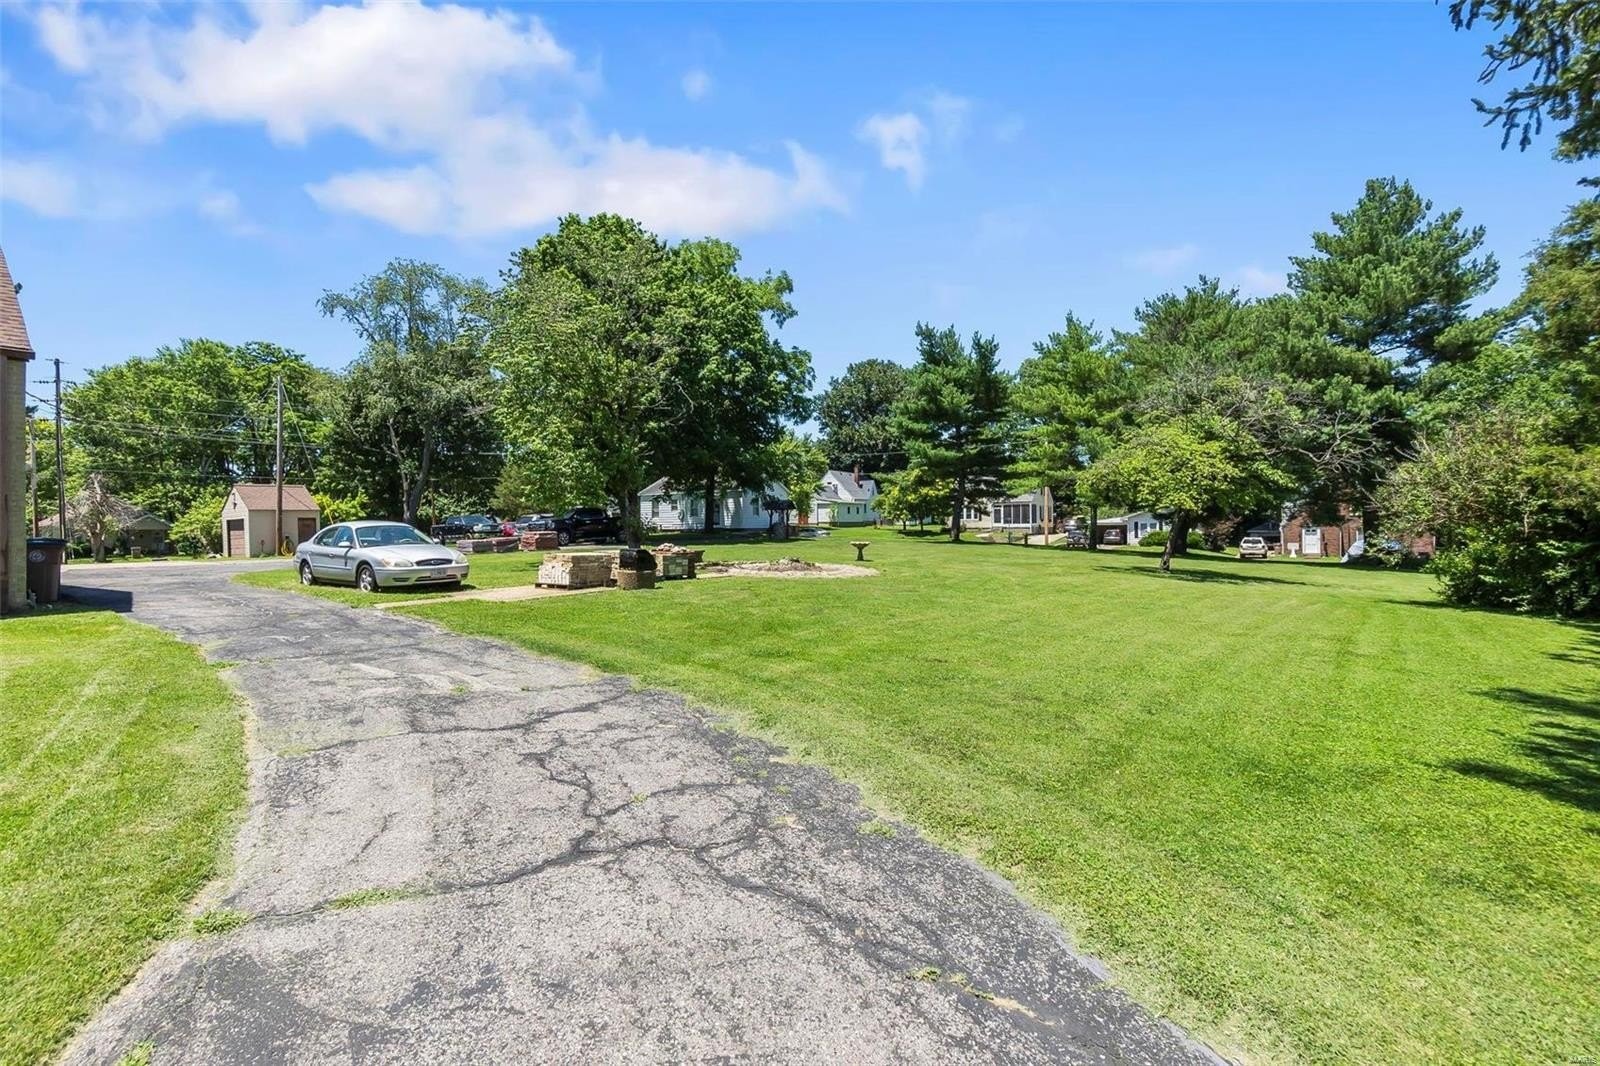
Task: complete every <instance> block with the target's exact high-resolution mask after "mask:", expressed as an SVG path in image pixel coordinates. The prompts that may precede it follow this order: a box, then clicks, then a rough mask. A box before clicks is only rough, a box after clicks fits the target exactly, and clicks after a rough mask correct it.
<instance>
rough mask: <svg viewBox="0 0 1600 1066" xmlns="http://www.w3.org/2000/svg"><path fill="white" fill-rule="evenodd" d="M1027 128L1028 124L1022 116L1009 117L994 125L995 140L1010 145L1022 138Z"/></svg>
mask: <svg viewBox="0 0 1600 1066" xmlns="http://www.w3.org/2000/svg"><path fill="white" fill-rule="evenodd" d="M1026 128H1027V123H1026V122H1025V121H1024V120H1023V118H1022V116H1021V115H1007V116H1006V117H1005V118H1003V119H1001V120H1000V121H999V122H996V123H995V124H994V131H993V132H994V139H995V140H996V141H998V142H1000V143H1001V144H1010V143H1011V142H1013V141H1015V140H1016V139H1017V138H1018V137H1021V136H1022V131H1023V130H1024V129H1026Z"/></svg>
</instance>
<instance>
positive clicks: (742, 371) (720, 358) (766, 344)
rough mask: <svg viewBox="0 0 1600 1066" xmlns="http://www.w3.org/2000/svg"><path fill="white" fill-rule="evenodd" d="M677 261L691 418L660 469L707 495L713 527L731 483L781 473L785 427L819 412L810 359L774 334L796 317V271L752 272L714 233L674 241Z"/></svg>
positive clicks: (677, 303) (682, 362)
mask: <svg viewBox="0 0 1600 1066" xmlns="http://www.w3.org/2000/svg"><path fill="white" fill-rule="evenodd" d="M670 259H671V266H672V270H671V278H672V284H671V288H670V292H669V296H670V299H671V302H672V305H673V307H674V309H675V310H674V314H675V315H676V316H677V317H678V318H679V320H680V322H681V325H680V326H679V327H678V333H677V343H678V344H679V351H678V355H677V369H676V376H677V378H678V381H679V384H680V388H681V392H680V395H681V397H682V401H683V405H684V408H685V410H684V414H685V416H686V417H685V419H684V422H683V425H682V426H681V428H680V430H679V432H678V433H677V434H675V435H674V437H673V443H674V445H675V446H674V447H672V448H671V449H668V450H666V451H665V452H664V453H663V454H662V455H661V456H660V461H661V465H660V466H659V467H658V468H657V471H656V472H657V473H659V474H664V475H666V476H667V477H668V479H669V480H670V481H671V482H673V483H675V484H678V485H684V486H694V487H696V488H697V489H698V490H700V491H701V492H702V493H703V496H704V500H703V502H704V504H705V507H704V509H703V515H704V521H705V532H707V533H709V532H711V530H712V529H713V527H714V524H715V521H716V516H717V514H718V511H719V507H718V502H719V501H720V499H721V489H722V488H724V487H726V486H728V485H730V484H731V485H734V486H738V487H741V488H756V487H764V486H765V485H766V483H767V482H768V481H769V480H771V479H772V478H773V477H775V476H776V475H777V473H778V471H777V470H776V469H775V468H774V466H773V462H772V460H773V457H774V455H775V454H776V453H775V452H774V451H773V450H772V448H773V446H774V445H776V444H777V443H778V442H779V441H780V439H781V433H782V429H783V426H784V423H785V422H786V421H796V422H797V421H801V420H803V419H804V418H806V417H807V415H809V414H810V401H809V398H808V393H809V391H810V388H811V380H812V378H811V356H810V354H809V353H807V352H805V351H804V350H802V349H800V348H794V347H788V346H785V345H784V344H782V343H780V342H779V341H778V340H777V339H776V338H775V337H773V336H772V334H771V332H770V331H769V326H770V327H780V326H782V325H783V324H784V323H785V322H787V321H788V320H789V319H791V318H793V317H794V314H795V310H794V307H793V305H792V304H791V303H790V302H789V296H790V294H791V293H792V292H793V291H794V283H793V282H792V281H791V280H790V278H789V275H788V274H785V273H777V274H772V273H768V274H766V275H763V276H761V277H746V276H743V275H741V274H740V273H739V250H738V249H737V248H735V247H734V246H733V245H731V244H729V243H727V242H726V241H720V240H714V239H706V240H699V241H685V242H683V243H681V244H678V245H675V246H673V248H672V249H671V254H670Z"/></svg>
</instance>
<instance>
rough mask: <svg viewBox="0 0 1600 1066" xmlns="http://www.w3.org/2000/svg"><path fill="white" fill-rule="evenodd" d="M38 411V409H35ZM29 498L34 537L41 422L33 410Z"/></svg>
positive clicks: (29, 445)
mask: <svg viewBox="0 0 1600 1066" xmlns="http://www.w3.org/2000/svg"><path fill="white" fill-rule="evenodd" d="M35 410H36V409H35ZM28 496H29V498H30V499H31V500H32V501H33V505H32V506H31V507H30V508H29V509H28V514H30V515H31V516H32V517H33V535H34V536H36V537H37V536H38V535H39V420H38V419H37V418H35V417H34V414H33V410H30V411H29V412H28Z"/></svg>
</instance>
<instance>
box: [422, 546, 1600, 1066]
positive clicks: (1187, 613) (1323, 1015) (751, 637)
mask: <svg viewBox="0 0 1600 1066" xmlns="http://www.w3.org/2000/svg"><path fill="white" fill-rule="evenodd" d="M673 539H674V540H678V539H680V538H678V537H674V538H673ZM683 539H688V538H683ZM846 539H848V538H846V537H843V536H841V537H837V538H833V539H829V540H823V541H819V542H815V543H808V542H791V543H788V544H739V545H734V544H713V545H711V546H710V547H709V549H708V558H713V559H714V558H736V557H737V558H762V557H768V558H770V557H772V556H775V555H799V556H802V557H805V558H809V559H812V560H815V561H819V562H823V561H825V562H836V563H848V562H853V561H854V552H853V551H852V550H851V549H850V548H849V546H848V545H847V544H845V543H844V541H845V540H846ZM865 539H867V540H870V541H872V542H873V544H872V547H870V548H869V549H868V551H867V561H868V563H869V565H871V566H873V567H876V568H877V569H879V570H880V571H881V576H879V577H874V578H860V579H852V580H836V581H808V580H789V581H772V580H762V579H759V578H724V579H721V580H718V581H686V582H671V583H667V584H665V585H663V586H660V587H658V588H657V589H655V590H653V591H649V592H638V593H626V594H616V595H607V596H590V597H572V598H566V599H557V600H547V601H541V602H537V603H530V604H520V603H486V602H481V601H480V602H473V601H457V602H451V603H436V604H429V605H422V606H418V607H415V608H406V610H407V611H408V612H410V611H414V612H415V613H417V614H418V615H420V616H421V617H425V618H430V619H434V620H436V621H438V622H440V623H443V624H445V625H447V626H449V627H451V628H453V629H456V630H458V631H461V632H465V633H471V634H480V635H484V636H492V637H498V638H500V639H503V640H506V641H508V642H511V643H515V644H520V645H522V646H523V647H526V648H529V649H531V650H534V651H538V652H544V653H549V654H553V655H557V656H560V657H562V658H566V659H572V660H576V661H580V662H585V663H589V664H592V665H594V666H597V667H599V668H601V669H604V670H610V671H616V672H621V673H627V674H632V675H634V676H636V677H638V678H639V679H640V680H641V681H642V682H644V683H646V684H649V685H654V686H660V687H664V688H669V689H674V690H677V691H680V692H683V693H685V694H687V695H690V696H692V697H694V698H696V699H699V700H701V701H704V702H705V703H707V704H710V705H712V706H715V707H720V708H724V709H727V710H729V711H732V712H734V713H736V714H737V715H738V716H739V717H740V718H741V720H742V721H743V722H745V723H746V724H748V725H749V726H751V727H752V728H753V729H754V730H756V731H757V732H760V733H763V734H766V735H769V736H772V737H774V738H776V739H778V740H780V741H781V742H783V743H786V744H788V745H789V746H790V747H791V749H792V750H793V751H794V752H795V753H796V754H797V755H799V756H801V757H803V758H807V759H810V760H813V761H816V762H820V763H822V764H824V765H827V766H829V767H831V768H833V769H835V770H837V771H838V772H840V773H841V774H843V775H844V776H847V777H849V778H851V779H854V780H856V781H859V782H861V783H863V784H864V785H865V786H867V788H868V790H869V794H870V795H871V796H872V797H873V798H874V799H875V800H876V801H877V802H879V803H881V804H882V805H883V806H885V807H887V808H888V809H890V810H892V811H894V812H897V813H900V814H902V815H904V816H905V817H907V818H908V820H910V821H911V822H913V823H914V824H916V825H918V826H919V827H921V828H922V829H923V830H924V831H926V832H928V833H929V834H930V835H931V836H932V837H933V838H935V839H937V840H939V841H941V842H943V843H945V844H947V845H950V846H952V847H955V848H958V849H961V850H964V851H966V852H968V853H969V854H972V855H974V856H975V857H977V858H978V859H980V860H981V861H982V862H984V863H985V864H987V865H988V866H990V867H991V868H993V869H995V870H997V871H999V872H1001V873H1003V874H1005V875H1006V876H1008V877H1010V878H1012V879H1013V880H1014V881H1016V882H1017V883H1018V884H1019V885H1021V886H1022V887H1023V889H1024V890H1025V891H1026V892H1027V893H1028V894H1029V895H1030V896H1031V897H1032V898H1034V899H1035V900H1037V901H1039V902H1041V903H1042V904H1044V905H1045V906H1047V907H1049V908H1050V909H1052V910H1053V911H1054V912H1055V913H1057V914H1058V915H1060V916H1061V917H1062V918H1063V920H1064V921H1065V922H1066V923H1067V925H1068V927H1069V928H1071V929H1072V930H1073V931H1074V933H1075V935H1076V936H1077V937H1078V939H1079V942H1080V943H1081V944H1082V946H1083V947H1084V948H1085V949H1087V950H1089V951H1091V952H1094V953H1096V954H1099V955H1101V956H1102V957H1104V958H1106V959H1107V960H1108V961H1109V962H1111V964H1112V966H1113V970H1114V973H1115V974H1116V975H1117V977H1118V979H1119V980H1120V981H1121V982H1122V983H1124V984H1126V985H1127V986H1128V987H1129V988H1130V989H1131V990H1132V991H1133V992H1134V993H1135V994H1136V995H1138V996H1139V997H1140V998H1141V999H1143V1000H1144V1001H1145V1002H1147V1003H1149V1004H1150V1005H1152V1006H1153V1007H1155V1008H1156V1009H1158V1010H1161V1011H1163V1012H1166V1013H1168V1014H1170V1015H1171V1016H1173V1017H1175V1018H1176V1019H1177V1020H1179V1021H1180V1022H1182V1023H1183V1024H1185V1025H1186V1026H1188V1027H1190V1028H1191V1029H1192V1030H1194V1031H1195V1032H1196V1033H1198V1034H1199V1035H1201V1036H1203V1037H1205V1038H1207V1039H1209V1040H1210V1041H1211V1042H1212V1043H1213V1045H1214V1046H1218V1047H1219V1048H1222V1049H1224V1050H1230V1051H1242V1052H1243V1053H1244V1055H1245V1056H1247V1057H1248V1058H1250V1059H1251V1060H1253V1061H1261V1060H1272V1061H1314V1062H1409V1061H1422V1060H1431V1061H1441V1062H1460V1061H1502V1062H1513V1061H1563V1060H1568V1059H1577V1058H1582V1057H1583V1056H1586V1055H1590V1056H1592V1055H1594V1054H1595V1052H1596V1039H1597V1038H1596V1035H1595V1034H1596V1029H1595V1027H1594V1019H1595V1018H1597V1017H1600V937H1596V936H1595V935H1594V930H1596V929H1600V779H1597V777H1596V774H1595V757H1596V756H1595V753H1596V752H1597V751H1600V629H1595V628H1584V627H1578V626H1567V625H1560V624H1557V623H1555V622H1552V621H1547V620H1542V619H1534V618H1525V617H1518V616H1514V615H1505V614H1495V613H1489V612H1474V611H1460V610H1455V609H1451V608H1447V607H1443V606H1442V605H1440V604H1439V603H1438V601H1437V600H1436V599H1435V597H1434V595H1433V591H1432V582H1431V579H1430V578H1428V577H1427V576H1425V575H1421V574H1406V573H1391V572H1386V571H1376V570H1361V569H1357V570H1351V569H1348V568H1343V567H1339V566H1337V565H1334V564H1326V563H1314V562H1294V561H1289V560H1273V561H1271V562H1267V563H1241V562H1239V561H1238V560H1235V559H1231V558H1221V557H1215V556H1210V557H1208V556H1205V555H1200V556H1196V557H1193V558H1188V559H1179V560H1178V561H1177V562H1176V563H1175V564H1174V565H1175V569H1176V572H1175V573H1174V574H1172V575H1170V576H1164V575H1162V574H1160V572H1159V571H1158V569H1157V567H1156V558H1155V556H1154V554H1152V553H1144V552H1137V551H1116V552H1096V553H1087V552H1068V551H1065V550H1061V549H1027V548H1021V547H1016V548H1012V547H1008V546H1005V545H978V544H964V545H948V544H944V543H940V542H938V541H935V540H933V539H931V538H930V539H928V540H919V539H917V538H901V537H899V536H896V535H893V534H891V533H888V532H886V531H869V532H868V533H866V535H865Z"/></svg>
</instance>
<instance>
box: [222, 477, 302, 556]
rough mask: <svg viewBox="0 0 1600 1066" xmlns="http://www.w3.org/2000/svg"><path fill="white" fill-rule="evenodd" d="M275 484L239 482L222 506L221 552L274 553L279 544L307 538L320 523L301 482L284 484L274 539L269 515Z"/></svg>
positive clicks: (274, 505)
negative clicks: (274, 539) (280, 511)
mask: <svg viewBox="0 0 1600 1066" xmlns="http://www.w3.org/2000/svg"><path fill="white" fill-rule="evenodd" d="M277 502H278V490H277V487H276V486H275V485H256V484H245V483H242V482H241V483H240V484H238V485H235V486H234V487H233V489H232V490H231V491H230V492H229V493H228V502H227V503H226V504H224V505H223V508H222V554H223V555H226V556H229V557H235V558H242V557H244V556H251V555H276V554H277V548H278V546H279V545H281V544H283V543H284V542H285V541H287V542H288V543H289V544H290V545H295V544H299V543H300V542H301V541H306V540H310V539H311V537H312V536H313V535H314V534H315V533H316V532H317V530H318V529H319V528H320V527H321V525H322V511H321V509H320V508H318V507H317V501H316V500H315V499H314V498H313V497H312V495H311V490H310V489H307V488H306V487H305V486H304V485H285V486H284V487H283V527H282V528H281V529H280V530H279V531H278V536H277V543H276V544H275V543H274V542H273V536H272V515H273V512H274V511H275V510H276V509H277Z"/></svg>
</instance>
